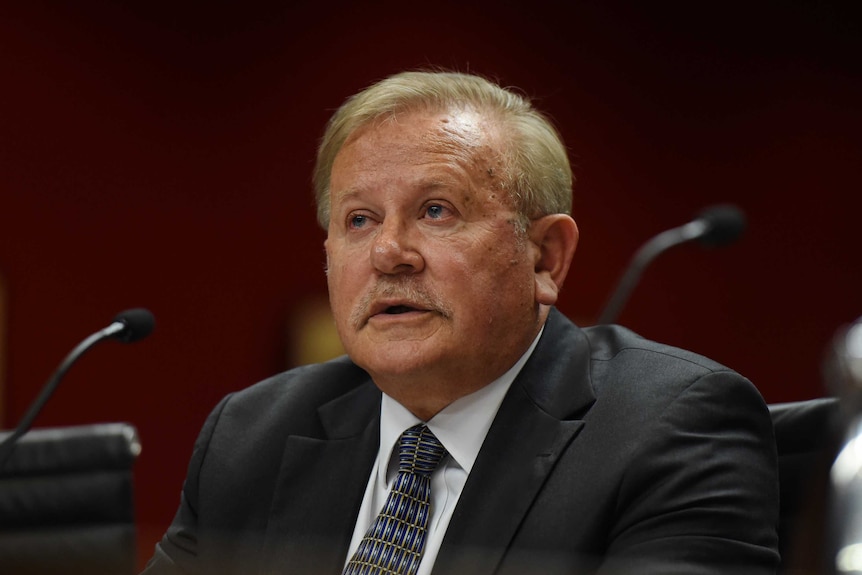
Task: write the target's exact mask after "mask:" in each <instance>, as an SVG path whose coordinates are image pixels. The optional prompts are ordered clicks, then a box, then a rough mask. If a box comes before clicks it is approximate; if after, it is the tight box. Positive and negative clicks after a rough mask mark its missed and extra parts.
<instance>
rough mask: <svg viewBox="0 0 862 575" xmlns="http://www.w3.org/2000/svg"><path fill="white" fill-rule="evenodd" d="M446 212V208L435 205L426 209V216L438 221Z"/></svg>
mask: <svg viewBox="0 0 862 575" xmlns="http://www.w3.org/2000/svg"><path fill="white" fill-rule="evenodd" d="M444 210H445V208H444V207H443V206H441V205H438V204H434V205H431V206H428V207H427V208H426V209H425V214H426V215H427V216H428V217H429V218H431V219H432V220H437V219H440V218H442V217H443V216H444V215H445V213H444Z"/></svg>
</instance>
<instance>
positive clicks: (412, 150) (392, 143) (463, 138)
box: [332, 108, 501, 175]
mask: <svg viewBox="0 0 862 575" xmlns="http://www.w3.org/2000/svg"><path fill="white" fill-rule="evenodd" d="M498 133H499V128H498V126H497V122H494V121H493V120H492V119H490V118H489V117H488V116H487V114H482V113H480V112H477V111H476V110H474V109H469V108H466V109H446V110H409V111H402V112H399V113H395V114H389V115H386V116H384V117H381V118H377V119H375V120H372V121H370V122H368V123H366V124H365V125H363V126H360V127H359V128H357V129H356V130H355V131H354V132H353V133H352V134H351V135H350V136H349V137H348V138H347V139H346V140H345V142H344V144H343V145H342V147H341V149H340V150H339V152H338V154H337V155H336V157H335V161H334V162H333V167H332V173H333V175H335V172H336V171H338V169H339V168H344V167H345V164H350V167H351V168H357V167H360V168H361V166H362V165H363V164H386V163H389V164H397V163H399V162H402V163H411V162H413V163H419V162H422V161H423V160H428V159H431V158H433V157H435V156H436V157H439V158H441V159H442V158H443V157H444V156H451V157H452V158H453V159H459V160H461V161H473V162H484V163H488V162H492V161H493V160H494V159H495V158H496V157H498V156H499V155H500V154H499V148H500V146H499V142H500V141H501V140H500V138H499V136H498ZM357 163H358V164H359V166H357V165H356V164H357Z"/></svg>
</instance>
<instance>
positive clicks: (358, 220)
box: [350, 215, 368, 228]
mask: <svg viewBox="0 0 862 575" xmlns="http://www.w3.org/2000/svg"><path fill="white" fill-rule="evenodd" d="M367 222H368V216H362V215H355V216H351V218H350V227H351V228H361V227H362V226H364V225H365V224H366V223H367Z"/></svg>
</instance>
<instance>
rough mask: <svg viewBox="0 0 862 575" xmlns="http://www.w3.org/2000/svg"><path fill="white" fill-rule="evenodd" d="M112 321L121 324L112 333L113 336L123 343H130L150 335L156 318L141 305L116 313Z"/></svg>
mask: <svg viewBox="0 0 862 575" xmlns="http://www.w3.org/2000/svg"><path fill="white" fill-rule="evenodd" d="M114 323H121V324H123V329H122V330H120V331H118V332H117V333H116V334H114V336H113V337H114V338H115V339H118V340H120V341H121V342H123V343H132V342H133V341H138V340H139V339H144V338H145V337H147V336H148V335H150V334H151V333H152V331H153V328H154V327H156V318H154V317H153V314H152V313H150V310H148V309H144V308H142V307H139V308H135V309H127V310H126V311H122V312H120V313H118V314H117V316H116V317H115V318H114Z"/></svg>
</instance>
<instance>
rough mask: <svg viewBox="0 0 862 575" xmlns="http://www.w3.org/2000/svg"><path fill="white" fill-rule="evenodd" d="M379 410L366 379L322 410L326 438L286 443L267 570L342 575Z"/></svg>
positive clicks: (374, 441) (371, 460)
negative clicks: (363, 382)
mask: <svg viewBox="0 0 862 575" xmlns="http://www.w3.org/2000/svg"><path fill="white" fill-rule="evenodd" d="M379 406H380V393H379V391H377V389H376V388H375V387H374V385H373V384H372V383H371V382H370V380H369V381H368V383H366V384H364V385H362V386H360V387H358V388H357V389H355V390H353V391H352V392H350V393H348V394H346V395H344V396H342V397H340V398H338V399H336V400H334V401H332V402H329V403H327V404H325V405H324V406H322V407H321V408H320V409H319V414H320V420H321V423H322V426H323V429H324V436H323V437H304V436H298V435H292V436H289V437H288V438H287V440H286V442H285V450H284V456H283V458H282V464H281V470H280V472H279V477H278V482H277V487H276V493H275V497H274V499H273V503H272V508H271V510H270V518H269V523H268V525H267V532H266V538H265V541H264V549H263V559H264V561H263V564H264V565H265V568H264V573H291V574H300V573H302V574H306V573H307V574H315V575H325V574H328V573H332V574H337V573H341V569H342V566H343V561H344V558H345V555H346V553H347V548H348V546H349V544H350V538H351V536H352V534H353V526H354V523H355V518H356V515H357V514H358V512H359V507H360V505H361V503H362V497H363V495H364V493H365V486H366V483H367V480H368V475H369V473H370V472H371V467H372V465H373V463H374V458H375V457H376V455H377V449H378V442H379V436H380V435H379V428H380V410H379ZM333 518H337V520H333Z"/></svg>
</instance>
